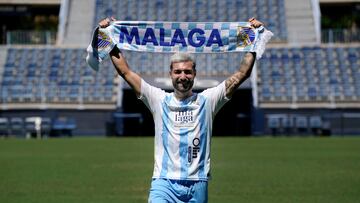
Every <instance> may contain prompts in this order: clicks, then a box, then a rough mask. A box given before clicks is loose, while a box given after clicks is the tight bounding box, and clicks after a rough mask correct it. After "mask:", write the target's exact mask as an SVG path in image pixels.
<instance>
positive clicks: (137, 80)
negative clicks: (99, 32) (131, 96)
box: [99, 18, 141, 97]
mask: <svg viewBox="0 0 360 203" xmlns="http://www.w3.org/2000/svg"><path fill="white" fill-rule="evenodd" d="M114 20H115V19H114V18H112V19H109V18H106V19H104V20H102V21H100V22H99V27H101V28H105V27H107V26H109V25H110V22H111V21H114ZM110 58H111V61H112V63H113V64H114V67H115V69H116V71H117V72H118V74H119V75H120V76H121V77H122V78H124V80H125V81H126V82H127V83H128V84H129V85H130V87H131V88H132V89H133V90H134V91H135V94H136V96H138V97H139V96H140V94H141V77H140V76H139V75H138V74H137V73H135V72H133V71H132V70H131V69H130V67H129V65H128V64H127V61H126V59H125V57H124V56H123V55H122V54H121V51H120V50H119V49H118V48H117V47H116V46H115V47H114V49H113V50H112V51H111V52H110Z"/></svg>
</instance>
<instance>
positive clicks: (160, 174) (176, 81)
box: [99, 18, 262, 203]
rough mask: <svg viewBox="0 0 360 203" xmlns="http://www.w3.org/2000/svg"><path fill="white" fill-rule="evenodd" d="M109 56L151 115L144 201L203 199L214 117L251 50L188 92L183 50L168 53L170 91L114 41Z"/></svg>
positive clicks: (191, 65) (244, 72) (249, 61)
mask: <svg viewBox="0 0 360 203" xmlns="http://www.w3.org/2000/svg"><path fill="white" fill-rule="evenodd" d="M114 20H115V19H109V18H106V19H104V20H102V21H100V22H99V27H100V28H106V27H108V26H109V25H110V23H111V22H112V21H114ZM249 23H250V24H251V26H252V27H253V28H259V27H260V26H262V23H261V22H260V21H258V20H256V19H255V18H251V19H249ZM110 58H111V60H112V62H113V64H114V67H115V69H116V71H117V72H118V74H119V75H120V76H121V77H122V78H124V80H125V81H126V82H127V83H128V84H129V85H130V87H131V88H132V89H133V90H134V92H135V94H136V96H137V97H138V98H139V99H140V100H142V101H143V102H144V103H145V105H146V106H147V107H148V108H149V109H150V111H151V113H152V114H153V118H154V123H155V140H154V144H155V149H154V151H155V153H154V157H155V164H154V172H153V177H152V183H151V188H150V194H149V202H154V203H162V202H207V201H208V180H209V177H210V143H211V142H210V139H211V134H212V126H213V119H214V117H215V115H216V113H217V112H218V111H219V110H220V109H221V107H222V106H223V105H224V104H225V103H226V102H227V101H229V100H230V99H231V96H232V95H233V93H234V92H235V91H236V89H237V88H238V87H239V86H240V85H241V84H242V83H243V82H244V81H245V80H246V79H247V78H249V76H250V74H251V71H252V68H253V66H254V63H255V59H256V53H255V52H247V53H245V56H244V57H243V59H242V61H241V63H240V67H239V69H238V71H236V72H235V73H234V74H232V75H231V76H229V77H228V78H227V79H226V80H225V81H223V82H222V83H221V84H219V85H218V86H216V87H213V88H209V89H206V90H204V91H203V92H201V93H195V92H193V84H194V79H195V77H196V61H195V59H194V57H193V56H192V55H190V54H188V53H185V52H178V53H175V54H174V55H173V56H171V60H170V63H171V64H170V70H169V76H170V78H171V80H172V84H173V87H174V92H172V93H166V92H165V91H163V90H161V89H159V88H157V87H153V86H151V85H149V84H148V83H147V82H145V81H144V80H143V79H142V78H141V76H140V75H138V74H137V73H135V72H133V71H132V70H131V69H130V67H129V65H128V64H127V61H126V59H125V58H124V56H123V55H122V53H121V51H120V50H119V49H118V48H117V46H115V47H114V48H113V49H112V50H111V52H110Z"/></svg>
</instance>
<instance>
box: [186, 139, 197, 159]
mask: <svg viewBox="0 0 360 203" xmlns="http://www.w3.org/2000/svg"><path fill="white" fill-rule="evenodd" d="M199 152H200V139H199V138H197V137H196V138H194V139H193V141H192V146H189V147H188V162H189V163H191V162H192V160H193V159H196V158H197V157H198V153H199Z"/></svg>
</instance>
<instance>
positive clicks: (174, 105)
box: [140, 80, 229, 181]
mask: <svg viewBox="0 0 360 203" xmlns="http://www.w3.org/2000/svg"><path fill="white" fill-rule="evenodd" d="M140 99H141V100H142V101H143V102H144V103H145V105H146V106H147V107H148V108H149V109H150V111H151V113H152V115H153V118H154V123H155V141H154V142H155V143H154V144H155V149H154V156H155V163H154V172H153V178H165V179H174V180H205V181H207V180H208V177H209V176H210V139H211V134H212V126H213V119H214V117H215V115H216V113H217V112H218V111H219V110H220V108H221V107H222V106H223V105H224V104H225V103H226V102H227V101H228V100H229V99H228V98H227V97H226V91H225V82H223V83H221V84H219V85H218V86H216V87H213V88H209V89H206V90H204V91H203V92H201V93H193V95H192V96H191V97H189V98H187V99H185V100H178V99H177V98H176V97H175V95H174V93H167V92H165V91H164V90H161V89H159V88H156V87H153V86H151V85H149V84H148V83H146V82H145V81H144V80H142V81H141V95H140Z"/></svg>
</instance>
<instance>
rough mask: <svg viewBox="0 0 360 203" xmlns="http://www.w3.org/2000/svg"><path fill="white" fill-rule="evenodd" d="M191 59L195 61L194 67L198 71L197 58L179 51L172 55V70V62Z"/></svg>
mask: <svg viewBox="0 0 360 203" xmlns="http://www.w3.org/2000/svg"><path fill="white" fill-rule="evenodd" d="M186 61H191V62H192V63H193V66H192V68H193V69H194V71H196V60H195V57H194V56H193V55H191V54H189V53H185V52H178V53H175V54H173V55H172V56H171V57H170V70H172V64H173V63H178V62H186Z"/></svg>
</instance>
